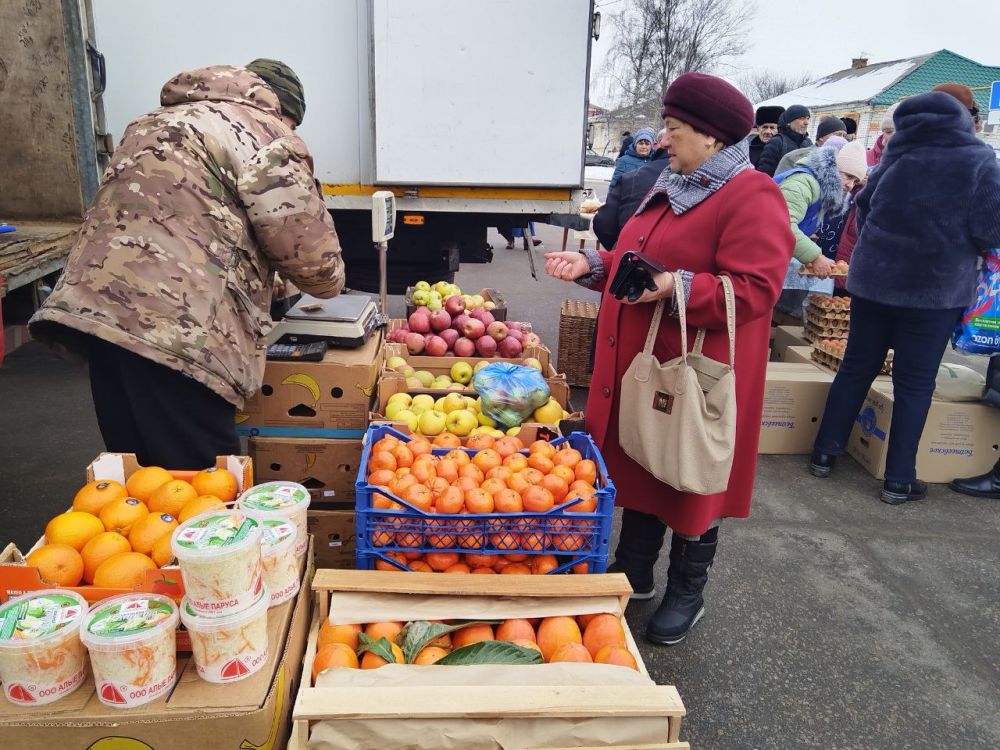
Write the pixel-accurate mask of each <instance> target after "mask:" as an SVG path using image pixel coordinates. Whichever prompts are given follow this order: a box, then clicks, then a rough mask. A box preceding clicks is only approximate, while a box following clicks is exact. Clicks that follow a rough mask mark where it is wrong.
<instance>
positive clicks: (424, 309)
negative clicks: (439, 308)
mask: <svg viewBox="0 0 1000 750" xmlns="http://www.w3.org/2000/svg"><path fill="white" fill-rule="evenodd" d="M413 312H418V313H420V314H421V315H430V314H431V309H430V308H429V307H427V305H421V306H420V307H418V308H416V309H415V310H414V311H413Z"/></svg>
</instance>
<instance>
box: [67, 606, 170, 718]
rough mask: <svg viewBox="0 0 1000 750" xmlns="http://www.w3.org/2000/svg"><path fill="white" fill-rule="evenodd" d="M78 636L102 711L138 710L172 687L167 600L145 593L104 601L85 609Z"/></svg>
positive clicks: (163, 694) (165, 693)
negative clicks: (109, 708)
mask: <svg viewBox="0 0 1000 750" xmlns="http://www.w3.org/2000/svg"><path fill="white" fill-rule="evenodd" d="M81 637H82V638H83V642H84V645H86V646H87V649H88V650H89V651H90V663H91V665H92V666H93V668H94V682H95V683H96V687H97V697H98V699H100V701H101V703H103V704H104V705H105V706H111V707H113V708H133V707H135V706H141V705H143V704H144V703H150V702H151V701H155V700H157V699H158V698H162V697H164V696H166V695H167V694H168V693H169V692H170V689H171V688H172V687H173V685H174V679H175V676H176V672H177V605H176V604H175V603H174V602H173V600H172V599H169V598H167V597H165V596H160V595H159V594H146V593H135V594H123V595H122V596H115V597H112V598H111V599H105V600H104V601H102V602H99V603H98V604H97V605H96V606H95V607H94V608H93V609H92V610H90V613H89V614H88V615H87V619H86V623H85V625H84V627H83V633H82V634H81Z"/></svg>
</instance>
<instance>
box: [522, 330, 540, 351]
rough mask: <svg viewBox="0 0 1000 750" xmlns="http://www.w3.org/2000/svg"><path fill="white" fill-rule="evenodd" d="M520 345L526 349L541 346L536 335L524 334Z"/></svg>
mask: <svg viewBox="0 0 1000 750" xmlns="http://www.w3.org/2000/svg"><path fill="white" fill-rule="evenodd" d="M521 345H522V346H524V348H525V349H527V348H528V347H530V346H541V345H542V340H541V339H540V338H538V334H537V333H526V334H524V339H523V340H522V341H521Z"/></svg>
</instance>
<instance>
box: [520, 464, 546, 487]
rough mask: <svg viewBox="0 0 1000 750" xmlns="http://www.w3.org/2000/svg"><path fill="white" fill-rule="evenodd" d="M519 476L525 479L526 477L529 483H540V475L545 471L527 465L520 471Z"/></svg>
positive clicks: (543, 474) (542, 475)
mask: <svg viewBox="0 0 1000 750" xmlns="http://www.w3.org/2000/svg"><path fill="white" fill-rule="evenodd" d="M521 476H523V477H524V478H525V479H527V480H528V482H529V483H531V484H541V483H542V477H544V476H545V473H544V472H542V471H539V470H538V469H536V468H534V467H531V466H529V467H528V468H527V469H525V470H524V471H522V472H521Z"/></svg>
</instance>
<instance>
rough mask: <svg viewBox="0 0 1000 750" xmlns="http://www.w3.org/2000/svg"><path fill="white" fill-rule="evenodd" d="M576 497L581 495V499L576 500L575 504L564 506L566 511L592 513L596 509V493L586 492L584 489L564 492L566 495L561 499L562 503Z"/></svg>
mask: <svg viewBox="0 0 1000 750" xmlns="http://www.w3.org/2000/svg"><path fill="white" fill-rule="evenodd" d="M578 497H582V498H583V500H581V501H580V502H578V503H577V504H576V505H571V506H570V507H568V508H566V512H567V513H593V512H594V511H595V510H597V495H595V494H594V493H592V492H587V491H586V490H581V489H576V490H570V491H569V492H567V493H566V496H565V497H564V498H563V500H562V501H563V502H564V503H568V502H569V501H570V500H576V498H578Z"/></svg>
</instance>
